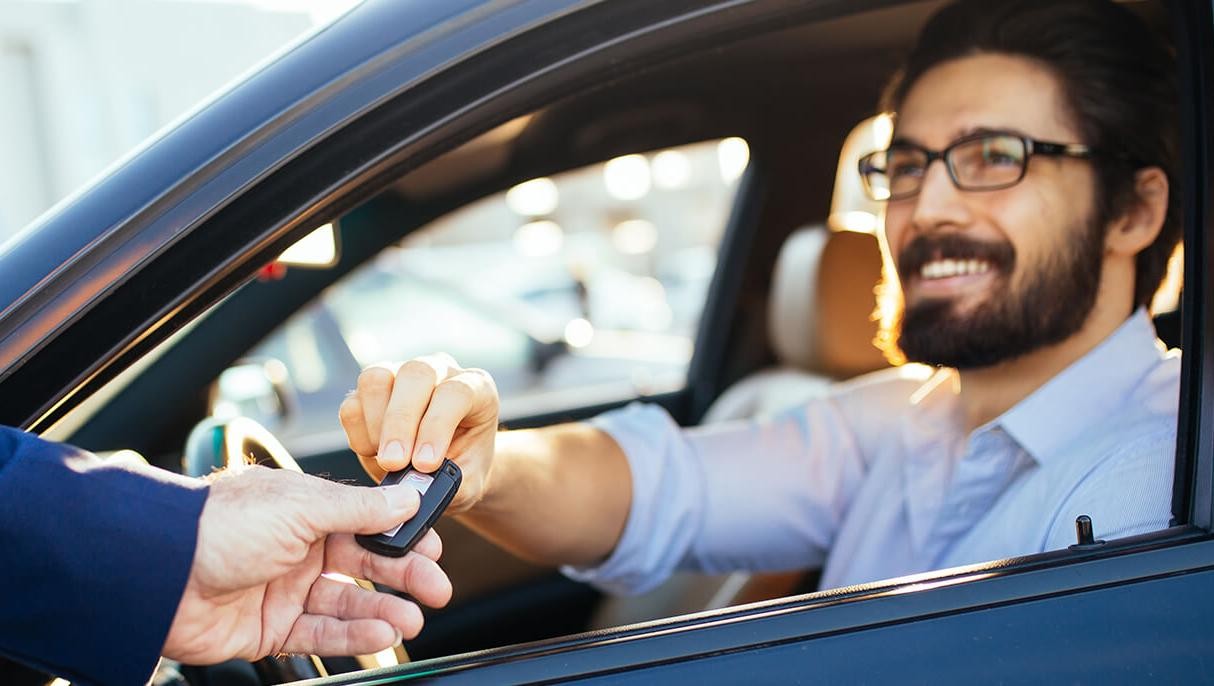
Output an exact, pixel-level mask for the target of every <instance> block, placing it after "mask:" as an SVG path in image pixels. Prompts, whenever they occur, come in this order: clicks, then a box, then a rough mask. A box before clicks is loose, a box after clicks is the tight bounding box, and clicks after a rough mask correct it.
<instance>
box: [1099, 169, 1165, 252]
mask: <svg viewBox="0 0 1214 686" xmlns="http://www.w3.org/2000/svg"><path fill="white" fill-rule="evenodd" d="M1167 213H1168V175H1167V174H1165V173H1164V172H1163V170H1162V169H1160V168H1159V167H1146V168H1143V169H1139V170H1138V171H1137V172H1135V174H1134V201H1133V202H1131V203H1130V204H1129V206H1128V207H1127V208H1126V210H1125V213H1124V214H1122V215H1121V216H1120V217H1118V218H1117V219H1114V220H1113V225H1112V226H1110V227H1109V230H1108V232H1106V234H1105V240H1104V247H1105V250H1106V251H1107V252H1110V253H1114V254H1120V255H1131V256H1132V255H1137V254H1138V253H1140V252H1142V251H1143V250H1144V249H1145V248H1146V247H1147V246H1148V245H1150V244H1151V243H1152V242H1153V241H1154V240H1155V237H1156V236H1158V235H1159V232H1160V230H1162V229H1163V222H1164V219H1165V218H1166V217H1167Z"/></svg>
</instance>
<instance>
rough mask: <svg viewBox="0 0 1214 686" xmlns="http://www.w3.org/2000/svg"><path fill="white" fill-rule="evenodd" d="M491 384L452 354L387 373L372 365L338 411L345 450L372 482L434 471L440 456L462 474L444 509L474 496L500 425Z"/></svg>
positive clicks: (464, 505) (462, 506)
mask: <svg viewBox="0 0 1214 686" xmlns="http://www.w3.org/2000/svg"><path fill="white" fill-rule="evenodd" d="M498 410H499V401H498V396H497V387H496V386H495V385H494V383H493V379H492V378H491V377H490V376H489V374H488V373H487V372H485V371H483V370H480V369H463V368H461V367H460V366H459V365H457V364H456V363H455V360H453V359H452V358H451V356H450V355H446V354H442V353H440V354H438V355H432V356H428V357H421V358H417V359H414V360H410V361H408V362H406V363H404V364H403V365H401V366H400V368H399V369H398V370H397V371H395V372H393V371H392V370H391V369H387V368H385V367H371V368H369V369H367V370H365V371H363V373H362V374H360V375H359V376H358V388H357V390H355V391H354V393H352V394H350V396H349V397H348V398H346V400H345V401H344V402H343V403H342V404H341V409H340V410H339V412H338V415H339V417H340V418H341V425H342V428H344V429H345V430H346V437H347V438H348V439H349V441H350V448H351V449H352V450H353V451H354V452H355V454H357V455H358V456H359V459H360V460H361V461H362V463H363V467H364V468H365V469H366V470H367V472H368V473H369V474H370V475H371V476H372V477H374V478H375V479H376V480H377V481H379V480H381V479H383V477H384V474H385V473H386V472H390V471H397V470H400V469H404V468H405V467H408V466H409V465H410V464H412V465H413V466H414V467H416V468H417V469H419V470H421V471H425V472H432V471H434V470H436V469H438V468H439V466H440V465H441V464H442V461H443V458H444V457H449V458H451V459H452V460H454V461H455V462H456V463H457V464H458V465H459V467H460V470H461V471H462V472H463V481H462V483H461V484H460V488H459V491H458V492H457V493H456V495H455V498H454V499H453V500H452V501H451V506H450V507H449V508H448V511H449V512H452V513H458V512H464V511H466V510H468V509H469V508H470V507H472V506H473V505H475V504H476V503H477V502H479V501H480V499H481V497H482V496H483V495H484V493H485V489H486V485H487V482H488V479H489V469H490V467H491V465H492V463H493V450H494V437H495V435H496V433H497V428H498Z"/></svg>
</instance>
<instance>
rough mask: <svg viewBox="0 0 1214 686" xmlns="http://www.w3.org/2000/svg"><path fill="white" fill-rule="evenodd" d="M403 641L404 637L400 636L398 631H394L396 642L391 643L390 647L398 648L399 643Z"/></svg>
mask: <svg viewBox="0 0 1214 686" xmlns="http://www.w3.org/2000/svg"><path fill="white" fill-rule="evenodd" d="M403 640H405V637H404V636H403V635H401V633H400V629H397V630H396V640H395V641H394V642H393V643H392V645H393V646H398V645H400V642H401V641H403Z"/></svg>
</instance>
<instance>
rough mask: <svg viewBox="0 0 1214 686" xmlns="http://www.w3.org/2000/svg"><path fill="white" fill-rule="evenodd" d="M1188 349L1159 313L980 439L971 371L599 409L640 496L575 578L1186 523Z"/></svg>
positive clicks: (868, 568) (914, 371)
mask: <svg viewBox="0 0 1214 686" xmlns="http://www.w3.org/2000/svg"><path fill="white" fill-rule="evenodd" d="M1179 377H1180V354H1179V352H1177V351H1171V352H1167V351H1165V350H1164V347H1163V345H1162V344H1161V343H1159V342H1158V341H1157V340H1156V338H1155V329H1154V327H1153V325H1152V323H1151V320H1150V317H1149V316H1148V315H1147V313H1146V311H1145V310H1139V311H1137V312H1135V313H1134V315H1133V316H1132V317H1130V318H1129V319H1128V320H1127V321H1126V322H1125V323H1124V324H1123V325H1122V326H1121V327H1120V328H1118V329H1117V331H1116V332H1114V333H1113V334H1112V335H1111V336H1110V337H1109V338H1107V339H1105V340H1104V341H1103V342H1102V343H1101V344H1100V345H1099V346H1097V347H1096V348H1095V349H1093V350H1092V351H1091V352H1089V353H1088V354H1087V355H1085V356H1084V357H1083V358H1081V359H1079V360H1078V361H1076V362H1075V363H1074V364H1072V365H1071V366H1070V367H1068V368H1067V369H1066V370H1064V371H1063V372H1062V373H1060V374H1058V375H1057V376H1055V377H1054V378H1053V379H1051V380H1050V381H1049V382H1047V383H1046V384H1045V385H1043V386H1042V387H1040V388H1039V389H1037V390H1036V391H1035V392H1033V393H1032V394H1031V395H1030V396H1029V397H1027V398H1025V399H1024V400H1023V401H1021V402H1020V403H1019V404H1017V405H1016V406H1015V407H1013V408H1012V409H1010V410H1008V411H1007V412H1006V413H1004V414H1003V415H1001V416H999V417H998V418H996V419H994V420H993V421H991V422H989V423H988V424H985V425H983V426H981V427H979V428H978V429H976V430H974V431H973V432H970V433H969V434H968V435H967V434H966V433H965V431H964V428H963V423H962V417H961V414H960V412H961V408H960V406H959V403H958V401H957V395H956V379H957V377H956V372H954V371H952V370H935V369H932V368H928V367H923V366H919V365H912V366H907V367H902V368H897V369H890V370H886V371H882V372H877V373H874V374H870V375H867V376H864V377H861V378H859V379H856V380H853V381H850V382H847V383H843V384H839V385H837V386H835V387H834V388H833V389H831V390H830V391H829V392H828V393H827V394H826V395H825V396H824V397H822V398H820V399H815V400H812V401H810V402H809V403H808V404H806V405H803V406H801V407H797V408H795V409H793V410H791V411H788V412H785V413H782V414H780V415H777V416H774V417H772V418H769V419H762V420H757V421H747V422H735V423H729V424H718V425H712V426H702V427H696V428H691V429H681V428H680V427H678V426H677V425H676V424H675V422H674V421H673V420H672V419H671V418H670V416H669V415H668V414H666V412H665V411H664V410H662V409H661V408H659V407H656V406H652V405H642V404H639V403H635V404H633V405H630V406H628V407H626V408H623V409H621V410H618V411H615V412H610V413H607V414H605V415H602V416H600V417H598V418H596V419H595V420H594V422H593V423H594V424H595V425H596V426H598V427H600V428H601V429H603V430H605V431H606V432H608V433H609V434H610V435H611V436H612V437H613V438H614V439H615V440H616V441H617V442H618V443H619V444H620V446H621V447H622V448H623V451H624V453H625V454H626V455H627V457H628V463H629V466H630V469H631V471H632V483H633V493H632V504H631V506H630V510H629V514H628V521H627V523H626V525H625V527H624V532H623V534H622V536H621V538H620V541H619V543H618V544H617V546H616V548H615V550H614V551H613V553H612V554H611V555H610V556H609V557H608V559H607V560H605V561H604V562H603V563H602V564H601V565H599V566H597V567H594V568H572V567H568V568H565V570H564V571H565V573H566V574H568V575H570V576H572V577H574V578H577V579H582V580H585V581H590V582H591V583H593V584H595V585H596V586H599V587H601V588H603V589H605V590H608V591H612V592H618V593H641V592H644V591H646V590H648V589H651V588H653V587H654V586H656V585H658V584H659V583H661V582H662V581H663V580H665V579H666V578H667V577H668V576H669V575H670V574H671V572H673V571H674V570H676V569H690V570H700V571H704V572H709V573H720V572H726V571H739V570H749V571H779V570H793V569H808V568H815V567H821V566H822V565H825V568H824V570H823V576H822V586H823V588H830V587H837V586H845V585H850V584H856V583H863V582H867V581H874V580H878V579H886V578H890V577H897V576H903V575H907V574H913V573H918V572H924V571H929V570H935V569H942V568H946V567H954V566H959V565H966V564H972V563H977V562H984V561H990V560H997V559H1001V558H1007V557H1013V556H1016V555H1023V554H1028V553H1037V552H1042V551H1046V550H1053V549H1057V548H1065V547H1066V546H1068V545H1070V544H1072V543H1074V542H1075V524H1074V522H1075V518H1076V517H1077V516H1078V515H1080V514H1086V515H1089V516H1091V517H1092V521H1093V525H1094V528H1095V533H1096V537H1097V538H1104V539H1113V538H1119V537H1123V536H1130V535H1134V534H1140V533H1146V532H1150V531H1156V530H1159V529H1162V528H1164V527H1166V526H1168V522H1169V520H1170V518H1171V511H1170V510H1171V499H1172V471H1173V468H1174V460H1175V451H1176V412H1177V402H1178V398H1179V387H1180V382H1179Z"/></svg>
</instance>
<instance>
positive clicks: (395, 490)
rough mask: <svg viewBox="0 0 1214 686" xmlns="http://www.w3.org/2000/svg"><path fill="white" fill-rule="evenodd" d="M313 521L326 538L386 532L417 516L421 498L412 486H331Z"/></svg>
mask: <svg viewBox="0 0 1214 686" xmlns="http://www.w3.org/2000/svg"><path fill="white" fill-rule="evenodd" d="M330 485H331V486H332V487H333V488H332V490H331V492H330V493H328V494H326V495H325V497H324V500H325V501H326V502H325V503H324V504H323V505H321V504H320V503H318V505H319V507H316V508H315V509H314V510H313V515H314V518H313V521H314V522H315V523H316V525H317V526H319V527H321V528H322V529H323V530H324V531H323V533H326V534H337V533H346V534H373V533H379V532H381V531H386V530H388V529H391V528H392V527H394V526H396V525H397V524H400V523H401V522H403V521H405V520H407V519H409V518H410V517H412V516H413V515H415V514H417V508H418V506H419V505H420V504H421V496H419V495H418V493H417V491H416V490H415V489H413V488H412V487H411V486H408V485H406V484H396V485H394V486H377V487H374V488H367V487H363V486H346V485H343V484H334V483H331V484H330Z"/></svg>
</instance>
